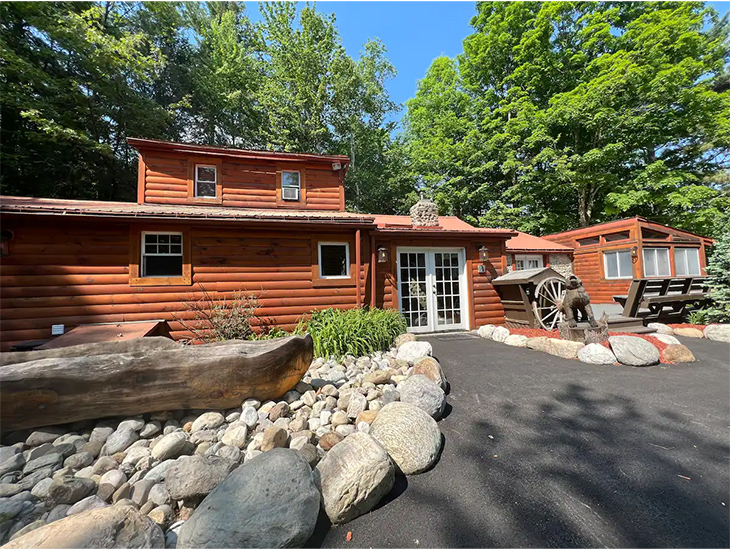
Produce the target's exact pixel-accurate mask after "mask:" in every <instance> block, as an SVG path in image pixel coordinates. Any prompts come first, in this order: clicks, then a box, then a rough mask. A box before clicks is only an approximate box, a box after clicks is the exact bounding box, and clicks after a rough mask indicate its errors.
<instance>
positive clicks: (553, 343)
mask: <svg viewBox="0 0 730 550" xmlns="http://www.w3.org/2000/svg"><path fill="white" fill-rule="evenodd" d="M525 346H526V347H528V348H530V349H534V350H536V351H543V352H545V353H549V354H550V355H555V356H556V357H562V358H564V359H576V358H577V357H578V352H579V351H580V350H581V349H583V347H584V346H585V344H583V342H572V341H571V340H561V339H560V338H548V337H546V336H538V337H537V338H528V339H527V342H526V343H525Z"/></svg>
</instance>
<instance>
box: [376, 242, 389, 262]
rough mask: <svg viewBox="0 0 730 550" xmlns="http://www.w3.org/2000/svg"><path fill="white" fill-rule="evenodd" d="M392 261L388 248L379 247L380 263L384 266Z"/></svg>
mask: <svg viewBox="0 0 730 550" xmlns="http://www.w3.org/2000/svg"><path fill="white" fill-rule="evenodd" d="M388 260H390V252H389V251H388V247H387V246H379V247H378V263H379V264H384V263H386V262H388Z"/></svg>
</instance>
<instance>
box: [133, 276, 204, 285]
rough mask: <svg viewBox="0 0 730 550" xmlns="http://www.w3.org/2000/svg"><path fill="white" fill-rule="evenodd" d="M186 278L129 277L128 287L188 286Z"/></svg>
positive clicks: (190, 282)
mask: <svg viewBox="0 0 730 550" xmlns="http://www.w3.org/2000/svg"><path fill="white" fill-rule="evenodd" d="M191 284H192V281H191V280H190V278H188V277H130V278H129V286H190V285H191Z"/></svg>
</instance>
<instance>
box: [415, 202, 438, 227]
mask: <svg viewBox="0 0 730 550" xmlns="http://www.w3.org/2000/svg"><path fill="white" fill-rule="evenodd" d="M438 224H439V211H438V207H437V206H436V203H435V202H433V201H432V200H429V199H425V198H423V195H421V200H419V201H418V202H417V203H416V204H414V205H413V206H411V225H413V227H438Z"/></svg>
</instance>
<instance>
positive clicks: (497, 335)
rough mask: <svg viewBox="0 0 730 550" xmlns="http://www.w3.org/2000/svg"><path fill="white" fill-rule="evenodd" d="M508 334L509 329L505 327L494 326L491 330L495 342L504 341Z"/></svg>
mask: <svg viewBox="0 0 730 550" xmlns="http://www.w3.org/2000/svg"><path fill="white" fill-rule="evenodd" d="M508 336H509V330H508V329H506V328H505V327H496V328H495V329H494V331H493V332H492V340H494V341H495V342H504V341H505V340H506V339H507V337H508Z"/></svg>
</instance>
